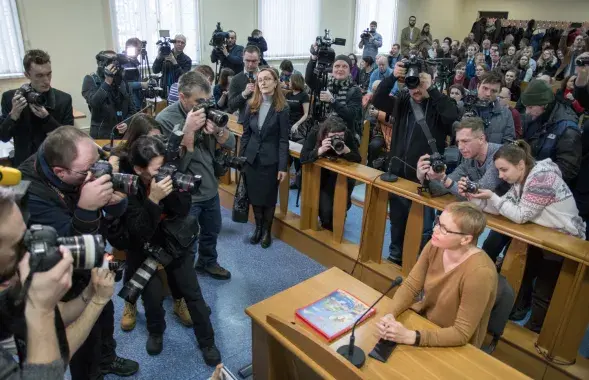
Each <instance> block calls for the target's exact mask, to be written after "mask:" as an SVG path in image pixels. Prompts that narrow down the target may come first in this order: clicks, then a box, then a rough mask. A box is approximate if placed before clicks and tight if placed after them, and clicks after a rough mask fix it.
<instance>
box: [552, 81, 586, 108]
mask: <svg viewBox="0 0 589 380" xmlns="http://www.w3.org/2000/svg"><path fill="white" fill-rule="evenodd" d="M576 79H577V76H576V75H571V76H570V77H566V78H565V79H564V80H563V81H562V84H561V85H560V89H559V90H558V91H557V92H556V95H555V96H556V100H557V101H558V102H559V103H561V104H565V105H567V106H569V107H571V108H572V109H573V110H575V112H576V113H577V115H579V116H580V115H582V114H583V113H584V112H585V108H583V106H582V105H581V104H580V103H579V101H578V100H577V99H575V95H574V94H575V80H576Z"/></svg>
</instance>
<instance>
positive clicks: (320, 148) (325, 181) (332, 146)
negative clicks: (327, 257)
mask: <svg viewBox="0 0 589 380" xmlns="http://www.w3.org/2000/svg"><path fill="white" fill-rule="evenodd" d="M339 157H341V158H343V159H345V160H347V161H350V162H360V161H361V160H362V157H360V152H359V151H358V144H357V143H356V139H355V138H354V136H353V135H352V133H351V132H350V131H349V130H347V128H346V125H345V124H344V122H343V120H341V119H340V118H338V117H337V116H330V117H328V118H327V119H326V120H325V121H324V122H323V123H321V124H320V127H319V129H317V128H314V129H313V130H312V131H311V132H310V133H309V136H307V139H306V140H305V144H304V145H303V149H302V150H301V164H303V165H305V164H310V163H313V162H315V161H317V160H318V159H320V158H329V159H337V158H339ZM336 182H337V173H335V172H332V171H330V170H328V169H321V184H320V192H319V219H320V220H321V226H322V227H323V228H324V229H326V230H330V231H332V230H333V197H334V194H335V184H336ZM354 184H355V180H354V179H353V178H348V205H347V209H348V210H349V209H350V207H351V206H352V191H353V190H354Z"/></svg>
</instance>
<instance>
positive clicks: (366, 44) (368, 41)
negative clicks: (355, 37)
mask: <svg viewBox="0 0 589 380" xmlns="http://www.w3.org/2000/svg"><path fill="white" fill-rule="evenodd" d="M376 27H377V24H376V21H372V22H371V23H370V33H369V34H370V37H363V38H362V39H360V43H359V44H358V47H359V48H360V49H362V48H364V50H363V51H362V56H363V57H372V59H375V58H376V55H377V54H378V48H380V47H381V46H382V36H381V35H380V34H378V33H377V32H376Z"/></svg>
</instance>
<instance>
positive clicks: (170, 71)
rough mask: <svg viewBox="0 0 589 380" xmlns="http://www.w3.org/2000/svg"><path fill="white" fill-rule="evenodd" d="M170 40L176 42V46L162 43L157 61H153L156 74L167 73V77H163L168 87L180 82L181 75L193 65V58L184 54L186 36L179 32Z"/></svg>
mask: <svg viewBox="0 0 589 380" xmlns="http://www.w3.org/2000/svg"><path fill="white" fill-rule="evenodd" d="M169 42H171V43H173V44H174V48H173V49H170V47H169V44H165V43H163V44H160V45H161V46H160V48H159V51H158V54H157V57H156V58H155V61H153V68H152V70H153V73H154V74H159V73H161V72H164V73H165V74H166V75H167V78H162V80H163V84H164V86H166V87H169V86H170V85H171V84H172V83H176V82H178V78H180V75H182V74H184V73H187V72H189V71H190V68H191V67H192V59H191V58H190V57H189V56H187V55H186V54H184V48H185V47H186V37H184V35H182V34H177V35H176V37H174V39H173V40H169Z"/></svg>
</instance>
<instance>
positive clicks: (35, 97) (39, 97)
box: [16, 83, 47, 107]
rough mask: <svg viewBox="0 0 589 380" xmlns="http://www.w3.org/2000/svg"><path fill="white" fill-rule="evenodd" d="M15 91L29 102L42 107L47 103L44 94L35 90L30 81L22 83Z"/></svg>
mask: <svg viewBox="0 0 589 380" xmlns="http://www.w3.org/2000/svg"><path fill="white" fill-rule="evenodd" d="M16 92H17V93H18V94H20V95H22V96H23V97H24V98H25V99H26V101H27V103H29V104H33V105H35V106H39V107H43V106H44V105H45V104H46V103H47V99H46V98H45V96H44V95H43V94H40V93H38V92H37V91H35V90H34V89H33V86H31V84H30V83H25V84H23V85H22V86H20V88H19V89H18V90H17V91H16Z"/></svg>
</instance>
